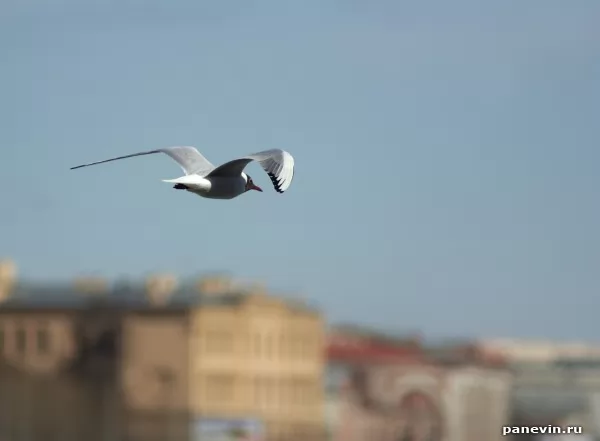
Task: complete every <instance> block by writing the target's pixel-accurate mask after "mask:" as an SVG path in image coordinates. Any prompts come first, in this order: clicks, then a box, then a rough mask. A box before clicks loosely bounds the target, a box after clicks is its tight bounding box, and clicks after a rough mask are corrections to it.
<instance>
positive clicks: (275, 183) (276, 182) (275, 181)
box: [267, 172, 283, 193]
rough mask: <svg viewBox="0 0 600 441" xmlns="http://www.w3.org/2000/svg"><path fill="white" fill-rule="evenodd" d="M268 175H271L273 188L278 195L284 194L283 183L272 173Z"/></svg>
mask: <svg viewBox="0 0 600 441" xmlns="http://www.w3.org/2000/svg"><path fill="white" fill-rule="evenodd" d="M267 174H268V175H269V178H271V182H272V183H273V187H275V191H276V192H277V193H283V190H281V183H280V182H279V180H278V179H277V177H276V176H275V175H274V174H273V173H271V172H268V173H267Z"/></svg>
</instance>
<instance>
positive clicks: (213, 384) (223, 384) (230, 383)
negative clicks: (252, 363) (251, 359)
mask: <svg viewBox="0 0 600 441" xmlns="http://www.w3.org/2000/svg"><path fill="white" fill-rule="evenodd" d="M234 395H235V378H234V377H233V376H231V375H212V376H209V377H207V378H206V398H207V400H209V401H211V402H221V403H222V402H227V403H230V402H232V401H233V399H234V398H235V397H234Z"/></svg>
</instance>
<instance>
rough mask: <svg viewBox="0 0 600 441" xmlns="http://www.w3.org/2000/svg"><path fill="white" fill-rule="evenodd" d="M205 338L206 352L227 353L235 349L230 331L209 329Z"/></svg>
mask: <svg viewBox="0 0 600 441" xmlns="http://www.w3.org/2000/svg"><path fill="white" fill-rule="evenodd" d="M204 338H205V348H206V352H209V353H211V354H227V353H230V352H232V351H233V335H231V333H230V332H226V331H209V332H207V333H206V336H205V337H204Z"/></svg>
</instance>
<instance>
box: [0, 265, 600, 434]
mask: <svg viewBox="0 0 600 441" xmlns="http://www.w3.org/2000/svg"><path fill="white" fill-rule="evenodd" d="M0 301H1V304H0V441H71V440H73V441H75V440H77V441H80V440H86V441H125V440H127V441H154V440H156V441H159V440H160V441H187V440H190V441H196V440H197V441H216V440H219V441H226V440H264V441H325V440H331V441H366V440H370V441H499V440H500V439H506V438H511V437H510V436H508V437H507V436H503V433H502V427H503V426H548V425H561V426H582V427H583V432H584V434H586V435H577V436H576V437H575V438H573V439H579V440H583V439H589V440H592V439H600V436H599V435H600V347H594V346H591V345H586V344H559V343H553V342H527V341H511V340H495V341H486V340H473V341H460V342H457V341H453V342H449V343H447V344H435V345H434V344H431V343H428V342H427V341H425V340H424V339H422V338H421V337H420V336H414V335H408V336H396V335H388V334H386V333H384V332H381V331H378V330H371V329H364V328H362V327H361V326H359V325H352V324H346V325H337V326H333V325H330V324H329V323H327V317H325V316H324V315H322V313H321V312H320V311H319V310H318V308H315V307H313V306H311V305H307V304H305V303H304V302H302V301H300V300H298V299H289V298H285V297H282V296H279V295H277V294H274V293H270V292H268V291H267V290H266V288H265V287H264V286H262V285H240V284H238V283H236V282H235V280H233V279H230V278H225V277H216V276H212V277H205V278H203V279H201V280H198V281H195V282H193V283H183V282H179V283H178V281H177V280H176V279H175V278H174V277H172V276H168V275H164V276H159V275H156V276H153V277H150V278H148V280H146V281H144V282H143V283H124V282H120V283H117V282H115V283H109V282H108V281H104V280H100V279H76V280H73V281H68V282H65V283H64V284H61V285H57V284H33V283H31V282H28V281H27V280H21V279H20V278H19V277H18V274H17V268H16V267H15V265H14V264H13V263H12V262H10V261H4V262H2V264H1V265H0ZM534 436H536V435H519V436H516V435H513V436H512V439H515V440H527V439H536V438H534ZM586 436H587V438H586ZM559 438H560V437H558V436H553V437H551V439H555V440H558V439H559ZM540 439H541V438H540ZM565 439H566V438H565Z"/></svg>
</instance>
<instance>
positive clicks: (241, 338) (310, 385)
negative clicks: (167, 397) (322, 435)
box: [190, 296, 324, 437]
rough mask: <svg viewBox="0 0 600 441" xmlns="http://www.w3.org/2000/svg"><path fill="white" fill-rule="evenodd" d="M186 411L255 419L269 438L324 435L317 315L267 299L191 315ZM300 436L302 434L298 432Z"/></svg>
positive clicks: (256, 298) (320, 331)
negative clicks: (265, 428)
mask: <svg viewBox="0 0 600 441" xmlns="http://www.w3.org/2000/svg"><path fill="white" fill-rule="evenodd" d="M192 317H193V318H192V338H191V339H190V354H192V355H191V370H190V385H191V386H190V389H191V390H192V391H193V395H192V396H191V405H192V409H193V410H194V411H195V412H196V413H199V414H202V415H206V416H211V415H214V416H217V415H219V416H223V415H231V416H244V417H253V416H255V417H258V418H260V419H262V420H263V421H264V422H265V423H266V424H267V426H268V430H269V432H270V433H271V434H272V435H273V436H274V437H279V436H284V435H286V434H291V433H292V432H294V431H295V430H296V429H298V428H299V427H304V428H305V429H306V430H310V429H313V430H322V429H323V393H322V374H323V369H324V352H323V339H324V327H323V323H322V319H321V318H320V316H318V315H316V314H314V313H312V312H299V311H295V310H292V309H290V308H288V307H287V306H286V305H285V304H283V303H282V302H280V301H278V300H277V299H273V298H270V297H266V296H253V297H249V298H248V301H247V302H246V303H244V304H242V305H239V306H237V307H204V308H201V309H198V310H197V311H195V312H193V313H192ZM298 430H300V429H298Z"/></svg>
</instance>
